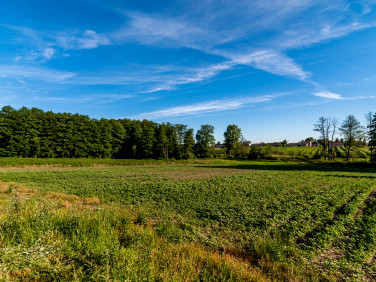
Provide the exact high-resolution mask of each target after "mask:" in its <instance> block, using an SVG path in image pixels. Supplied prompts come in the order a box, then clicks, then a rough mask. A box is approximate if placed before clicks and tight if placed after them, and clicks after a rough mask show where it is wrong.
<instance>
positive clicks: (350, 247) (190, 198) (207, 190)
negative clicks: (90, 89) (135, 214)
mask: <svg viewBox="0 0 376 282" xmlns="http://www.w3.org/2000/svg"><path fill="white" fill-rule="evenodd" d="M282 149H283V148H282ZM290 149H296V148H286V150H290ZM299 149H300V150H302V151H303V149H304V150H305V153H309V152H311V153H313V152H315V150H319V149H320V148H299ZM375 178H376V177H375V176H374V170H373V169H371V168H369V169H368V168H356V167H354V168H352V167H351V166H336V165H332V164H325V163H310V164H306V165H304V164H294V163H282V162H280V163H278V162H265V163H263V162H254V161H252V162H251V161H239V162H236V161H227V162H226V161H222V162H208V161H206V162H202V163H199V162H197V163H189V164H188V163H186V164H183V163H176V164H174V165H167V164H163V165H151V166H147V167H144V166H142V167H137V166H136V167H134V166H133V167H116V168H106V169H103V168H102V169H99V168H79V169H77V168H76V169H73V168H72V169H65V170H61V169H60V170H59V169H54V170H27V169H25V170H24V171H22V170H20V171H13V170H9V171H3V172H2V173H1V180H3V181H13V182H18V183H24V184H25V185H27V186H29V187H30V186H32V187H36V188H38V189H39V190H42V191H55V192H63V193H70V194H76V195H79V196H89V197H99V198H100V199H101V200H102V201H105V202H114V203H118V204H120V205H122V206H124V207H128V208H134V209H136V210H140V209H141V210H142V211H143V212H144V217H145V218H147V219H150V221H151V222H155V224H156V229H157V231H158V232H159V234H160V235H161V236H165V237H166V238H167V239H168V240H171V241H173V242H176V243H179V242H180V243H181V242H195V243H199V244H202V245H205V246H206V247H208V248H210V249H212V250H234V249H235V250H236V252H238V253H243V254H245V255H246V256H247V257H252V258H254V259H255V260H256V261H258V260H263V259H265V258H268V259H270V260H272V261H279V262H286V263H289V264H292V265H298V266H300V267H303V268H315V267H317V268H319V269H321V268H322V269H325V271H326V272H327V273H329V274H330V275H334V276H335V277H339V278H348V277H352V278H356V279H363V278H364V277H366V278H367V277H369V276H370V277H372V275H374V274H372V273H375V271H376V263H375V261H374V255H375V252H376V239H375V238H376V236H375V235H376V200H375V199H374V192H375V188H376V186H375ZM367 279H368V278H367Z"/></svg>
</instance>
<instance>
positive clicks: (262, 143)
mask: <svg viewBox="0 0 376 282" xmlns="http://www.w3.org/2000/svg"><path fill="white" fill-rule="evenodd" d="M264 145H265V143H264V142H260V143H255V144H252V145H251V146H264Z"/></svg>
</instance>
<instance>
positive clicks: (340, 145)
mask: <svg viewBox="0 0 376 282" xmlns="http://www.w3.org/2000/svg"><path fill="white" fill-rule="evenodd" d="M344 145H345V144H343V143H342V142H333V143H332V142H329V146H333V147H342V146H344Z"/></svg>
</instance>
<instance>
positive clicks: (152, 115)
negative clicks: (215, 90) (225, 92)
mask: <svg viewBox="0 0 376 282" xmlns="http://www.w3.org/2000/svg"><path fill="white" fill-rule="evenodd" d="M277 96H278V95H264V96H258V97H245V98H238V99H220V100H214V101H206V102H203V103H197V104H191V105H184V106H177V107H170V108H167V109H163V110H158V111H153V112H146V113H142V114H139V115H136V116H134V118H139V119H144V118H145V119H160V118H166V117H178V116H190V115H199V114H207V113H212V112H219V111H227V110H235V109H239V108H242V107H245V106H247V105H250V104H256V103H262V102H267V101H271V100H272V99H273V98H275V97H277Z"/></svg>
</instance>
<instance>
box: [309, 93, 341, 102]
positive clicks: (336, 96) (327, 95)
mask: <svg viewBox="0 0 376 282" xmlns="http://www.w3.org/2000/svg"><path fill="white" fill-rule="evenodd" d="M312 95H314V96H317V97H321V98H325V99H334V100H343V99H344V98H343V97H342V96H341V95H340V94H336V93H333V92H329V91H320V92H315V93H312Z"/></svg>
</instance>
